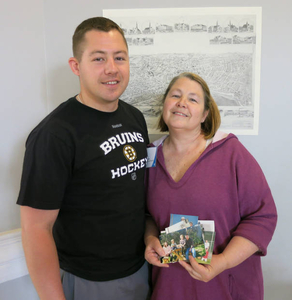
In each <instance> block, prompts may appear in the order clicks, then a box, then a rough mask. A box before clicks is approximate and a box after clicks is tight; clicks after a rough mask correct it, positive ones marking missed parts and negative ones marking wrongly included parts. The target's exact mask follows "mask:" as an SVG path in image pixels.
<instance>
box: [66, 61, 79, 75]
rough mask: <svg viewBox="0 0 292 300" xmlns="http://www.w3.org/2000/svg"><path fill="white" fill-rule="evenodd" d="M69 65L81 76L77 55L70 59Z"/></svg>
mask: <svg viewBox="0 0 292 300" xmlns="http://www.w3.org/2000/svg"><path fill="white" fill-rule="evenodd" d="M68 63H69V66H70V68H71V70H72V72H73V73H74V74H75V75H77V76H79V62H78V60H77V59H76V58H75V57H70V58H69V60H68Z"/></svg>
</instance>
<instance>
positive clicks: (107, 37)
mask: <svg viewBox="0 0 292 300" xmlns="http://www.w3.org/2000/svg"><path fill="white" fill-rule="evenodd" d="M73 54H74V57H72V58H70V59H69V65H70V67H71V70H72V71H73V73H74V74H76V75H77V76H79V80H80V93H79V94H78V95H77V96H76V97H73V98H70V99H69V100H67V101H66V102H64V103H62V104H61V105H60V106H59V107H58V108H56V109H55V110H54V111H53V112H52V113H51V114H49V115H48V116H47V117H46V118H45V119H44V120H43V121H42V122H41V123H40V124H39V125H38V126H37V127H36V128H35V129H34V130H33V131H32V132H31V134H30V135H29V137H28V140H27V143H26V154H25V159H24V166H23V175H22V181H21V189H20V194H19V198H18V201H17V203H18V204H20V205H21V222H22V239H23V247H24V251H25V256H26V261H27V265H28V269H29V272H30V275H31V278H32V281H33V283H34V285H35V287H36V290H37V292H38V294H39V296H40V299H41V300H46V299H49V300H52V299H53V300H61V299H62V300H63V299H67V300H69V299H74V300H79V299H80V300H81V299H82V300H84V299H86V300H90V299H107V300H108V299H127V300H130V299H131V300H137V299H146V295H147V292H148V282H147V279H148V278H147V277H148V275H147V273H148V271H147V265H146V264H145V260H144V243H143V234H144V225H145V224H144V223H145V216H144V206H145V202H144V171H145V165H146V160H147V152H146V145H147V143H148V134H147V129H146V123H145V120H144V117H143V115H142V114H141V112H140V111H138V110H137V109H136V108H134V107H132V106H130V105H129V104H126V103H125V102H123V101H122V100H119V97H120V95H121V94H122V93H123V92H124V90H125V89H126V87H127V85H128V81H129V56H128V47H127V43H126V40H125V37H124V34H123V31H122V30H121V29H120V28H119V26H118V25H117V24H116V23H114V22H112V21H111V20H109V19H106V18H102V17H97V18H91V19H88V20H85V21H84V22H82V23H81V24H80V25H79V26H78V27H77V28H76V30H75V33H74V35H73ZM60 268H61V274H62V281H61V275H60Z"/></svg>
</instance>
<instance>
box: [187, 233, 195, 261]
mask: <svg viewBox="0 0 292 300" xmlns="http://www.w3.org/2000/svg"><path fill="white" fill-rule="evenodd" d="M185 237H186V246H185V247H186V259H188V258H189V255H192V256H193V257H196V250H195V248H194V242H193V240H192V239H191V238H190V236H189V235H188V234H186V235H185Z"/></svg>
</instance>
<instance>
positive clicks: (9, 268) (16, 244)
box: [0, 229, 28, 284]
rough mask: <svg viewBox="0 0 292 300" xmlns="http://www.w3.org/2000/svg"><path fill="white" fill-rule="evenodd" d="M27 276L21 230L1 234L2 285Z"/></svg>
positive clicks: (0, 263)
mask: <svg viewBox="0 0 292 300" xmlns="http://www.w3.org/2000/svg"><path fill="white" fill-rule="evenodd" d="M27 274H28V270H27V267H26V262H25V257H24V252H23V248H22V243H21V229H16V230H12V231H7V232H2V233H0V284H1V283H3V282H6V281H9V280H13V279H17V278H19V277H22V276H25V275H27Z"/></svg>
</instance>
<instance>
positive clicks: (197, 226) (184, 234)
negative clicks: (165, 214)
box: [159, 214, 215, 264]
mask: <svg viewBox="0 0 292 300" xmlns="http://www.w3.org/2000/svg"><path fill="white" fill-rule="evenodd" d="M159 239H160V243H161V245H162V247H163V250H164V252H165V256H163V257H161V262H162V263H164V264H168V263H175V262H178V261H180V260H183V261H186V262H189V256H190V255H191V256H193V257H194V258H195V259H196V261H197V262H198V263H200V264H210V262H211V258H212V253H213V248H214V240H215V224H214V221H209V220H208V221H207V220H199V219H198V217H197V216H189V215H177V214H171V215H170V224H169V227H167V228H165V231H161V233H160V236H159Z"/></svg>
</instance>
